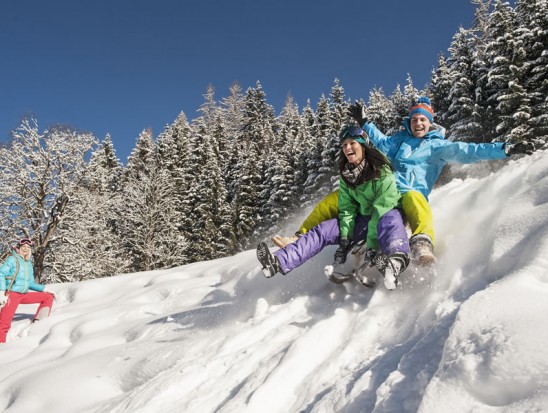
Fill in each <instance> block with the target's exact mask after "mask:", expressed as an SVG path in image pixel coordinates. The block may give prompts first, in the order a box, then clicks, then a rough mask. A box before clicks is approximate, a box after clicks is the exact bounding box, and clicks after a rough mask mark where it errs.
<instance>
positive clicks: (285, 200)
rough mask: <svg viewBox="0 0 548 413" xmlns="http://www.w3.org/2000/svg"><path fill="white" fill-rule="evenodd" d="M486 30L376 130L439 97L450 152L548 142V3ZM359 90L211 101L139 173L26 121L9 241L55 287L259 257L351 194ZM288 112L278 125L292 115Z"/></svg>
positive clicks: (460, 40) (14, 176)
mask: <svg viewBox="0 0 548 413" xmlns="http://www.w3.org/2000/svg"><path fill="white" fill-rule="evenodd" d="M474 3H475V4H476V6H477V11H476V17H475V21H474V22H473V24H472V27H470V28H468V29H465V28H460V29H458V31H457V32H456V33H455V35H454V36H453V39H452V42H451V44H450V45H449V47H448V50H447V53H445V54H440V56H439V59H438V62H437V66H436V67H435V68H433V70H432V73H431V79H430V82H429V84H428V85H427V86H426V87H425V88H424V89H421V90H419V89H417V88H416V87H415V86H414V85H413V80H412V79H411V77H410V76H409V77H408V79H407V83H406V84H405V85H403V86H402V85H395V87H394V89H393V91H390V92H388V93H386V92H385V91H384V90H382V89H374V90H371V91H370V93H369V96H366V97H364V98H363V100H362V103H363V104H364V105H365V106H366V110H367V115H368V120H370V121H372V122H374V123H375V124H376V125H377V126H378V128H379V129H380V130H382V131H383V132H384V133H386V134H391V133H394V132H396V131H397V130H398V129H399V128H400V125H401V121H402V119H403V117H404V116H406V115H407V111H408V109H409V107H410V106H411V105H412V103H413V102H414V101H415V99H416V98H417V97H418V96H420V95H427V96H429V97H430V99H431V101H432V104H433V107H434V109H435V111H436V118H435V121H436V123H438V124H440V125H442V126H444V127H445V128H446V129H447V133H446V139H450V140H459V141H464V142H495V141H505V142H512V143H514V142H518V141H523V140H531V141H536V142H539V141H542V142H544V143H546V140H547V137H548V5H547V1H546V0H517V1H516V4H515V6H514V7H512V6H510V4H509V3H507V2H505V1H502V0H476V1H474ZM350 103H352V102H350V101H349V100H348V99H347V98H346V97H345V91H344V85H342V84H340V82H339V80H338V79H334V82H333V84H332V85H331V90H330V94H329V95H328V96H322V97H321V98H320V99H319V101H317V102H314V103H313V102H310V101H308V102H307V104H306V105H305V106H304V107H302V108H300V107H299V106H298V105H297V104H296V103H295V102H294V101H293V99H292V98H291V97H288V99H287V101H286V102H285V105H284V106H283V107H282V108H278V110H276V109H275V108H274V107H273V106H272V105H270V104H269V103H268V100H267V96H266V94H265V92H264V90H263V88H262V85H261V83H260V82H259V81H257V82H256V84H255V85H254V87H249V88H248V89H247V90H243V88H242V87H241V85H239V84H237V83H235V84H233V85H232V86H231V87H230V90H229V91H228V93H227V96H226V97H222V98H217V97H216V95H215V89H214V87H213V86H209V87H207V90H206V92H205V93H204V100H203V103H202V104H201V106H200V107H199V109H198V116H197V117H196V118H194V119H189V118H188V117H187V115H186V114H185V113H180V114H179V116H177V118H176V119H174V120H173V122H172V123H171V124H169V125H167V126H166V127H165V129H164V130H163V131H161V133H160V134H159V135H158V136H153V134H152V132H151V131H150V130H143V131H142V132H141V133H140V135H139V136H138V137H137V139H136V144H135V147H134V148H133V150H132V152H131V154H130V156H129V158H128V160H127V164H126V165H122V163H121V162H120V161H119V159H118V158H117V155H116V150H115V148H114V145H113V143H112V140H111V137H110V136H108V135H107V136H106V137H104V138H103V139H102V140H99V139H98V138H97V137H95V136H93V135H92V134H89V133H85V132H81V131H78V130H76V129H73V128H71V127H66V126H56V127H52V128H49V129H47V130H42V129H41V128H40V125H39V122H38V120H37V119H34V118H25V119H23V121H22V122H21V124H20V126H19V127H18V128H17V129H16V130H14V131H13V134H12V136H11V139H10V140H9V142H8V143H7V144H5V145H3V146H2V147H0V152H1V153H0V159H2V160H3V162H2V164H1V165H0V169H1V171H2V181H1V183H0V217H1V223H0V240H1V248H2V252H3V253H7V252H8V251H9V249H10V248H11V247H13V244H14V240H16V239H18V238H21V237H22V236H30V237H31V238H32V239H33V241H34V264H35V276H36V279H37V281H39V282H41V283H56V282H70V281H79V280H85V279H91V278H98V277H106V276H111V275H115V274H121V273H130V272H140V271H148V270H155V269H159V268H170V267H174V266H178V265H182V264H188V263H192V262H197V261H205V260H210V259H215V258H220V257H225V256H229V255H233V254H235V253H237V252H239V251H243V250H246V249H249V248H254V247H255V245H256V243H257V242H258V241H261V240H264V239H265V238H267V237H269V236H270V235H271V234H273V233H275V232H276V231H277V229H279V228H280V227H282V226H283V225H284V224H285V223H287V222H288V221H289V220H291V219H292V218H293V217H294V214H295V213H297V212H298V211H301V210H302V208H306V207H308V206H309V205H311V204H313V203H315V202H317V200H318V199H319V198H321V197H322V196H323V195H325V194H326V193H327V192H329V191H331V190H332V189H333V188H334V187H335V186H336V185H337V182H338V172H337V167H336V164H337V157H338V155H339V152H340V144H339V139H338V132H339V131H340V129H341V127H342V126H344V125H345V124H347V123H350V122H351V119H350V118H348V117H347V108H348V105H349V104H350ZM277 111H278V112H279V114H276V112H277Z"/></svg>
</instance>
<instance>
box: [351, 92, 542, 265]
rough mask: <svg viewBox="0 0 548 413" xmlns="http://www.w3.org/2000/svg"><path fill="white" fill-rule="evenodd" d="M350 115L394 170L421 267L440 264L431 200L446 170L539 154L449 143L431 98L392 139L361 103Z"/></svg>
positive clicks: (522, 148)
mask: <svg viewBox="0 0 548 413" xmlns="http://www.w3.org/2000/svg"><path fill="white" fill-rule="evenodd" d="M348 113H349V115H350V116H351V117H352V118H353V119H354V120H356V122H358V124H359V125H360V127H361V128H362V129H363V130H364V131H365V132H366V133H367V134H368V136H369V139H370V141H371V143H373V145H375V146H376V147H377V148H378V149H379V150H380V151H381V152H383V153H384V154H385V155H387V156H388V158H389V159H390V162H391V163H392V166H393V167H394V169H395V175H396V183H397V185H398V189H399V190H400V192H401V193H402V207H403V211H404V215H405V217H406V219H407V221H408V223H409V226H410V227H411V231H412V233H413V236H412V237H411V238H410V240H409V243H410V246H411V254H412V256H413V258H414V260H415V261H416V262H417V263H418V264H419V265H430V264H433V263H434V262H435V260H436V259H435V257H434V255H433V246H434V243H435V238H434V224H433V217H432V210H431V208H430V205H429V204H428V196H429V195H430V192H431V191H432V188H433V186H434V183H435V182H436V180H437V179H438V177H439V176H440V173H441V170H442V168H443V167H444V166H445V165H446V164H447V163H448V162H451V161H453V162H459V163H473V162H477V161H481V160H490V159H503V158H506V157H507V156H509V155H514V154H525V153H527V154H530V153H532V152H533V151H534V149H535V147H534V144H533V143H532V142H519V143H516V144H506V143H480V144H475V143H463V142H453V141H448V140H445V139H444V130H443V128H441V127H439V126H437V125H435V124H434V110H433V109H432V106H431V104H430V100H429V99H428V98H427V97H420V98H419V99H418V101H417V104H416V105H413V106H412V107H411V109H410V110H409V115H408V116H407V117H405V118H404V120H403V127H404V129H403V130H402V131H400V132H397V133H396V134H394V135H392V136H386V135H384V134H383V133H382V132H380V131H379V129H377V127H376V126H375V125H374V124H373V123H372V122H367V119H366V115H365V108H364V107H363V105H361V104H360V103H358V102H356V103H354V104H352V105H350V107H349V111H348Z"/></svg>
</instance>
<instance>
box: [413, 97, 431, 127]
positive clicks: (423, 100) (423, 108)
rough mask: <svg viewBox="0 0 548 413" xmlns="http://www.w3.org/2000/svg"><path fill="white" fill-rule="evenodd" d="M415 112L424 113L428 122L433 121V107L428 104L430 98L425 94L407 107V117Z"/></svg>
mask: <svg viewBox="0 0 548 413" xmlns="http://www.w3.org/2000/svg"><path fill="white" fill-rule="evenodd" d="M416 114H421V115H424V116H426V117H427V118H428V120H429V121H430V123H434V109H433V108H432V105H431V104H430V99H428V98H427V97H426V96H421V97H420V98H419V99H418V100H417V104H416V105H414V106H413V107H412V108H411V109H409V119H411V118H412V117H413V116H414V115H416Z"/></svg>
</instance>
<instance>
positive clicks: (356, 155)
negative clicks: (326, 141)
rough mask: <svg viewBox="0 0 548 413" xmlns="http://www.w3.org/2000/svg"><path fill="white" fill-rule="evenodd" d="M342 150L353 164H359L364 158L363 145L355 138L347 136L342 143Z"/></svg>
mask: <svg viewBox="0 0 548 413" xmlns="http://www.w3.org/2000/svg"><path fill="white" fill-rule="evenodd" d="M342 150H343V153H344V156H346V159H347V160H348V162H350V163H351V164H352V165H359V164H360V162H361V161H362V160H363V147H362V146H361V145H360V143H359V142H357V141H356V140H355V139H352V138H346V139H345V140H344V141H343V143H342Z"/></svg>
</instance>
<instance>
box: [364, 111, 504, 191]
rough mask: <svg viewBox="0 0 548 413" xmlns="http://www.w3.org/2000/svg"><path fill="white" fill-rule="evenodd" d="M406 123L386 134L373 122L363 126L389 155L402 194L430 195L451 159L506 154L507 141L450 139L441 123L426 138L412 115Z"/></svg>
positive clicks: (462, 160)
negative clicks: (414, 127) (418, 133)
mask: <svg viewBox="0 0 548 413" xmlns="http://www.w3.org/2000/svg"><path fill="white" fill-rule="evenodd" d="M403 126H404V127H405V130H403V131H400V132H397V133H396V134H394V135H392V136H386V135H384V134H383V133H382V132H380V131H379V130H378V129H377V127H376V126H375V124H373V123H371V122H367V123H365V124H364V125H363V126H362V129H363V130H364V131H365V132H367V134H368V135H369V139H370V140H371V143H373V145H375V146H376V147H377V149H379V150H380V151H381V152H383V153H385V154H386V156H388V158H389V159H390V162H391V163H392V166H393V168H394V169H395V171H396V172H395V175H396V183H397V185H398V188H399V190H400V192H401V193H402V194H405V193H407V192H409V191H412V190H413V191H419V192H421V193H422V194H423V195H424V196H425V198H426V199H428V195H430V192H432V188H433V186H434V184H435V183H436V181H437V179H438V177H439V176H440V173H441V170H442V168H443V167H444V166H445V164H447V163H448V162H452V161H453V162H459V163H473V162H478V161H481V160H489V159H503V158H506V157H507V155H506V153H505V152H504V145H505V144H504V143H479V144H476V143H463V142H453V141H448V140H445V138H444V130H442V129H441V128H439V127H437V128H434V129H431V130H430V132H428V133H427V134H426V136H425V137H424V138H415V137H414V136H413V134H412V133H411V128H410V125H409V118H404V120H403Z"/></svg>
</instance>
